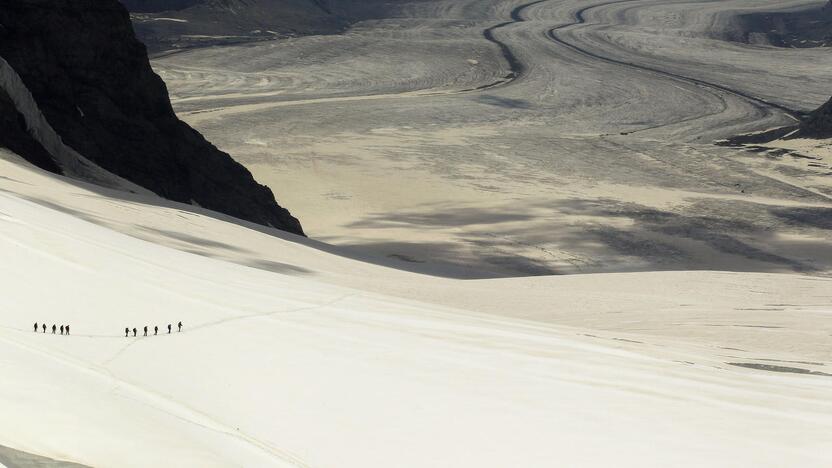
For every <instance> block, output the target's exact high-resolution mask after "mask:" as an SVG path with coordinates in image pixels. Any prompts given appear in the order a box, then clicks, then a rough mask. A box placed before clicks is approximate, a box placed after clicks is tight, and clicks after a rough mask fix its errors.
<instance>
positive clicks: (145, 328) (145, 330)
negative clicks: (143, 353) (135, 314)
mask: <svg viewBox="0 0 832 468" xmlns="http://www.w3.org/2000/svg"><path fill="white" fill-rule="evenodd" d="M144 336H147V325H145V326H144Z"/></svg>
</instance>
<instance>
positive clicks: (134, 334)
mask: <svg viewBox="0 0 832 468" xmlns="http://www.w3.org/2000/svg"><path fill="white" fill-rule="evenodd" d="M133 336H136V327H133Z"/></svg>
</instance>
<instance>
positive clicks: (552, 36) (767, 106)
mask: <svg viewBox="0 0 832 468" xmlns="http://www.w3.org/2000/svg"><path fill="white" fill-rule="evenodd" d="M625 1H632V0H624V1H620V0H619V1H614V2H606V3H599V4H596V5H590V6H587V7H584V8H581V9H580V10H578V11H576V12H575V14H574V18H575V21H574V22H572V23H569V24H564V25H561V26H557V27H554V28H551V29H549V30H548V31H547V32H546V37H548V38H549V40H551V41H553V42H555V43H556V44H559V45H561V46H563V47H566V48H567V49H569V50H572V51H573V52H577V53H579V54H581V55H584V56H586V57H590V58H592V59H595V60H599V61H602V62H606V63H610V64H613V65H619V66H624V67H628V68H631V69H634V70H640V71H646V72H650V73H654V74H657V75H662V76H665V77H667V78H671V79H673V80H677V81H682V82H685V83H688V84H692V85H695V86H699V87H703V88H710V89H713V90H718V91H722V92H724V93H727V94H731V95H734V96H737V97H740V98H742V99H745V100H746V101H748V103H749V104H751V105H752V106H753V107H754V108H756V109H757V110H759V111H760V112H762V113H763V114H764V115H770V114H771V109H776V110H778V111H780V112H783V113H785V114H786V115H788V116H790V117H792V118H794V119H797V120H800V119H801V117H802V116H803V115H804V113H803V112H801V111H797V110H794V109H790V108H788V107H786V106H783V105H780V104H777V103H773V102H769V101H766V100H765V99H761V98H758V97H755V96H752V95H750V94H747V93H744V92H742V91H738V90H735V89H732V88H729V87H727V86H723V85H720V84H716V83H711V82H709V81H705V80H701V79H698V78H691V77H689V76H684V75H678V74H676V73H673V72H669V71H666V70H662V69H660V68H654V67H651V66H648V65H640V64H637V63H632V62H625V61H623V60H618V59H614V58H610V57H607V56H604V55H599V54H597V53H595V52H591V51H589V50H586V49H583V48H581V47H579V46H578V45H575V44H573V43H571V42H567V41H566V40H565V39H563V38H562V37H560V36H559V35H558V31H560V30H563V29H566V28H569V27H572V26H576V25H580V24H586V18H585V17H584V14H585V13H586V12H587V11H589V10H591V9H594V8H599V7H603V6H608V5H614V4H616V3H624V2H625ZM537 3H539V2H537ZM645 130H646V129H645Z"/></svg>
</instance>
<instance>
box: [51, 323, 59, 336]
mask: <svg viewBox="0 0 832 468" xmlns="http://www.w3.org/2000/svg"><path fill="white" fill-rule="evenodd" d="M57 329H58V327H57V326H55V324H54V323H53V324H52V334H53V335H54V334H55V330H57Z"/></svg>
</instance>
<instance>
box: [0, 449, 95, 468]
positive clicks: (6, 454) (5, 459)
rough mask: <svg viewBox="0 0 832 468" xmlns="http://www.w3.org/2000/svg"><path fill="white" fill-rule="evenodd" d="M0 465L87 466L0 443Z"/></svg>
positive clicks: (34, 467)
mask: <svg viewBox="0 0 832 468" xmlns="http://www.w3.org/2000/svg"><path fill="white" fill-rule="evenodd" d="M0 465H3V466H6V467H7V468H89V467H88V466H87V465H81V464H78V463H72V462H67V461H60V460H53V459H51V458H47V457H41V456H40V455H35V454H32V453H27V452H22V451H20V450H15V449H13V448H9V447H5V446H3V445H0Z"/></svg>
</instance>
